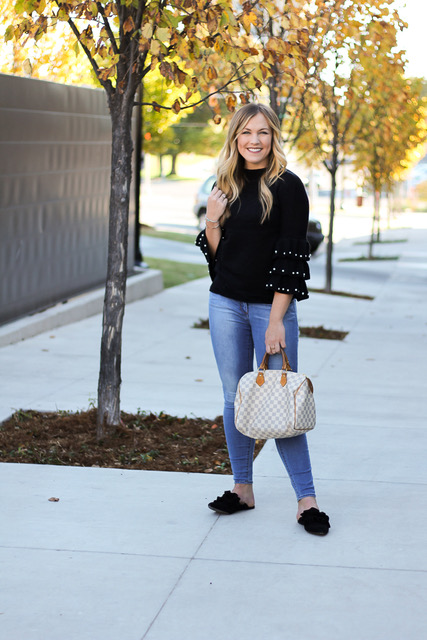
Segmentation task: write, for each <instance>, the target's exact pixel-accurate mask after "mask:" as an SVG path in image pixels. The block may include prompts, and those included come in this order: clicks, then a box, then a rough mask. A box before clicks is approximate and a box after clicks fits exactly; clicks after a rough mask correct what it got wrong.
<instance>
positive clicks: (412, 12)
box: [396, 0, 427, 78]
mask: <svg viewBox="0 0 427 640" xmlns="http://www.w3.org/2000/svg"><path fill="white" fill-rule="evenodd" d="M396 7H397V8H398V9H399V15H400V16H401V18H402V19H403V20H405V22H407V23H408V28H407V29H405V31H404V32H403V33H401V34H400V37H399V45H400V47H401V48H402V49H405V50H406V52H407V55H406V57H407V59H408V64H407V65H406V75H407V76H417V77H425V78H427V37H426V29H427V0H396Z"/></svg>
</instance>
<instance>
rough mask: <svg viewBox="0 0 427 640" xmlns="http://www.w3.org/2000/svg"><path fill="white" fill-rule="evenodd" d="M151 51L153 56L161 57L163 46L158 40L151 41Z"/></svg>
mask: <svg viewBox="0 0 427 640" xmlns="http://www.w3.org/2000/svg"><path fill="white" fill-rule="evenodd" d="M150 51H151V53H152V54H153V56H158V55H160V51H161V44H160V42H159V41H158V40H152V41H151V45H150Z"/></svg>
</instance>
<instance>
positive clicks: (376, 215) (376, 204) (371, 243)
mask: <svg viewBox="0 0 427 640" xmlns="http://www.w3.org/2000/svg"><path fill="white" fill-rule="evenodd" d="M379 196H380V194H379V191H378V190H377V189H375V187H374V214H373V216H372V230H371V237H370V240H369V255H368V257H369V259H370V260H372V258H373V257H374V251H373V250H374V242H375V225H377V234H379V207H380V198H379ZM377 242H379V240H377Z"/></svg>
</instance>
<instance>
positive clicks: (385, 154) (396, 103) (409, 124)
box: [354, 63, 427, 258]
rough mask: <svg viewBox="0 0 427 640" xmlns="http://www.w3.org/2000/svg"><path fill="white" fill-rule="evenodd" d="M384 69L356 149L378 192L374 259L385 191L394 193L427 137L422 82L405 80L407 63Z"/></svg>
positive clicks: (368, 103) (364, 112)
mask: <svg viewBox="0 0 427 640" xmlns="http://www.w3.org/2000/svg"><path fill="white" fill-rule="evenodd" d="M382 71H383V73H382V74H381V77H379V78H378V83H377V85H376V88H375V89H376V90H375V99H370V100H366V101H365V104H364V106H363V109H362V112H361V114H360V116H361V118H362V119H363V121H364V122H367V123H368V126H367V127H366V131H365V134H364V135H363V134H362V135H361V136H360V138H359V139H358V140H357V142H356V144H355V151H354V165H355V168H356V169H359V170H361V171H363V173H364V174H365V177H366V181H367V183H368V184H369V185H370V186H371V188H372V191H373V193H374V211H373V216H372V233H371V239H370V243H369V257H370V258H372V257H373V244H374V241H375V236H376V240H377V241H379V237H380V226H379V221H380V211H379V209H380V198H381V194H382V192H384V191H385V192H387V193H390V192H391V190H392V188H393V185H394V184H395V183H396V182H397V181H399V180H402V179H403V178H404V177H405V175H406V174H407V172H408V170H409V169H410V168H411V167H412V166H413V165H414V164H415V163H416V160H417V157H418V156H419V154H418V153H415V154H414V152H415V151H419V150H420V148H423V147H424V146H425V143H426V140H427V120H426V117H427V109H426V102H427V100H426V98H422V97H421V91H422V83H421V81H420V80H418V81H417V80H414V81H411V80H407V79H405V77H404V76H403V65H402V68H400V69H399V68H397V67H396V65H390V66H387V65H386V63H384V66H383V67H382Z"/></svg>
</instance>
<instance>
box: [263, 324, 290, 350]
mask: <svg viewBox="0 0 427 640" xmlns="http://www.w3.org/2000/svg"><path fill="white" fill-rule="evenodd" d="M281 347H282V348H283V349H284V348H285V347H286V339H285V327H284V325H283V321H276V322H273V321H271V320H270V322H269V325H268V327H267V331H266V332H265V350H266V352H267V353H271V354H273V353H280V348H281Z"/></svg>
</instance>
